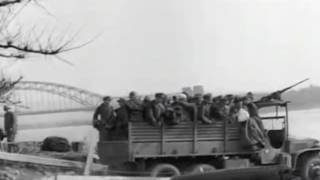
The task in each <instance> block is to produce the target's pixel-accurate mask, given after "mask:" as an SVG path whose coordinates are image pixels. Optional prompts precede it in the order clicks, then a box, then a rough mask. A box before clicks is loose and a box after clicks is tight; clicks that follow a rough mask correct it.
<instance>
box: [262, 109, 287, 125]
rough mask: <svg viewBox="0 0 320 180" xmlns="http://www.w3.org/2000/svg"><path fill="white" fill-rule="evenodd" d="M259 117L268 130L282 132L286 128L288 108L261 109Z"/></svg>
mask: <svg viewBox="0 0 320 180" xmlns="http://www.w3.org/2000/svg"><path fill="white" fill-rule="evenodd" d="M259 115H260V117H261V119H262V122H263V125H264V127H265V129H267V130H280V129H283V128H284V127H285V118H286V108H285V107H282V106H270V107H264V108H261V109H259Z"/></svg>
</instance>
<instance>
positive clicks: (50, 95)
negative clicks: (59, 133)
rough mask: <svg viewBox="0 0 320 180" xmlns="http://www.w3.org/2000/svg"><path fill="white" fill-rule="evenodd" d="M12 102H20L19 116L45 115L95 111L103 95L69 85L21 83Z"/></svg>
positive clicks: (11, 93) (15, 89)
mask: <svg viewBox="0 0 320 180" xmlns="http://www.w3.org/2000/svg"><path fill="white" fill-rule="evenodd" d="M9 96H10V100H11V101H13V102H19V103H18V104H17V106H16V108H17V112H18V113H19V114H25V115H27V114H44V113H57V112H70V111H85V110H93V108H95V107H96V106H97V105H98V104H99V103H101V99H102V95H100V94H97V93H93V92H90V91H87V90H84V89H80V88H76V87H72V86H69V85H63V84H57V83H49V82H38V81H21V82H19V83H18V84H16V85H15V86H14V88H13V89H12V90H11V91H10V93H9Z"/></svg>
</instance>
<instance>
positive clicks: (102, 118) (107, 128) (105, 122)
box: [93, 96, 114, 141]
mask: <svg viewBox="0 0 320 180" xmlns="http://www.w3.org/2000/svg"><path fill="white" fill-rule="evenodd" d="M110 101H111V97H110V96H106V97H104V98H103V103H102V104H101V105H100V106H98V108H97V109H96V110H95V112H94V115H93V126H94V127H95V128H97V129H98V130H99V133H100V134H99V139H100V140H102V141H103V140H111V139H112V132H111V131H112V129H113V127H114V110H113V107H112V106H111V105H110Z"/></svg>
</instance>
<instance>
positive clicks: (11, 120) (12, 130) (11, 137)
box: [3, 106, 18, 152]
mask: <svg viewBox="0 0 320 180" xmlns="http://www.w3.org/2000/svg"><path fill="white" fill-rule="evenodd" d="M3 110H4V111H5V113H4V130H5V134H6V135H7V142H8V151H9V152H13V151H14V147H15V145H14V144H13V143H14V141H15V137H16V134H17V130H18V124H17V117H16V115H15V114H14V113H13V112H12V109H11V108H10V107H9V106H4V107H3Z"/></svg>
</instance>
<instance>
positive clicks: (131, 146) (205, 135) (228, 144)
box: [98, 121, 248, 161]
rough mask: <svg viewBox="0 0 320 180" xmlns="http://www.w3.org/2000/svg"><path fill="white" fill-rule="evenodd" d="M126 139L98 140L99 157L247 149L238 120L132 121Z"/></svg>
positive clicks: (241, 151) (222, 152) (239, 150)
mask: <svg viewBox="0 0 320 180" xmlns="http://www.w3.org/2000/svg"><path fill="white" fill-rule="evenodd" d="M128 129H129V132H128V134H129V138H128V140H126V141H103V142H99V148H98V149H99V151H101V152H99V155H100V158H102V159H104V160H106V161H113V160H115V159H117V160H119V159H122V160H127V161H134V160H135V159H137V158H161V157H181V156H210V155H224V154H239V153H248V152H247V150H245V149H243V147H242V146H241V143H240V127H239V124H238V123H232V124H229V123H227V122H224V121H219V122H216V123H215V124H202V123H200V122H182V123H180V124H178V125H174V126H169V125H163V126H161V127H154V126H151V125H150V124H149V123H147V122H130V123H129V127H128Z"/></svg>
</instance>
